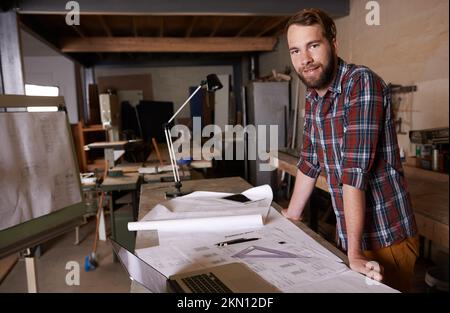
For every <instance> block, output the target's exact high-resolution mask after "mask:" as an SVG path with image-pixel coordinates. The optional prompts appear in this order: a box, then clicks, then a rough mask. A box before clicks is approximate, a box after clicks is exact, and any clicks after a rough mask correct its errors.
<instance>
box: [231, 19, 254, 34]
mask: <svg viewBox="0 0 450 313" xmlns="http://www.w3.org/2000/svg"><path fill="white" fill-rule="evenodd" d="M257 20H258V17H254V18H252V19H251V20H250V21H249V22H248V23H247V24H246V25H245V26H244V27H242V28H241V29H240V30H239V32H238V33H237V34H236V36H235V37H239V36H241V35H242V34H243V33H245V32H246V31H247V30H248V29H249V28H250V26H252V25H253V24H255V22H256V21H257Z"/></svg>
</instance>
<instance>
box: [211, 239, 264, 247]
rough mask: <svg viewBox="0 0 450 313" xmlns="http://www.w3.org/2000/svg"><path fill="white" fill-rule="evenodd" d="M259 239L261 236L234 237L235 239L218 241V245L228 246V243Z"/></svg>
mask: <svg viewBox="0 0 450 313" xmlns="http://www.w3.org/2000/svg"><path fill="white" fill-rule="evenodd" d="M258 239H261V238H238V239H233V240H228V241H222V242H219V243H216V246H219V247H224V246H228V245H233V244H235V243H241V242H247V241H253V240H258Z"/></svg>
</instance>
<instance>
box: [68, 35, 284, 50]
mask: <svg viewBox="0 0 450 313" xmlns="http://www.w3.org/2000/svg"><path fill="white" fill-rule="evenodd" d="M276 42H277V39H276V38H275V37H261V38H255V37H238V38H227V37H215V38H210V37H195V38H174V37H171V38H168V37H165V38H160V37H112V38H110V37H89V38H62V40H61V51H62V52H64V53H67V52H248V51H272V50H273V49H274V47H275V44H276Z"/></svg>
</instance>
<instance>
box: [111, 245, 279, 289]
mask: <svg viewBox="0 0 450 313" xmlns="http://www.w3.org/2000/svg"><path fill="white" fill-rule="evenodd" d="M110 241H111V244H112V246H113V250H114V252H115V254H116V255H117V257H118V259H119V260H120V263H121V264H122V266H123V267H124V268H125V270H126V271H127V273H128V276H129V277H130V279H131V280H134V281H136V282H138V283H139V284H141V285H142V286H144V287H145V288H146V289H148V290H149V291H151V292H155V293H160V292H179V293H276V292H280V290H279V289H277V288H276V287H275V286H273V285H272V284H270V283H269V282H267V281H266V280H264V279H263V278H262V277H261V276H259V275H258V274H256V273H255V272H254V271H253V270H252V269H251V268H249V267H248V266H247V265H245V264H244V263H239V262H233V263H227V264H222V265H218V266H213V267H209V268H204V269H200V270H195V271H190V272H185V273H180V274H175V275H172V276H170V277H167V276H166V275H164V274H162V273H161V272H159V271H158V270H157V269H155V268H154V267H152V266H151V265H150V264H148V263H146V262H145V261H144V260H142V259H141V258H139V257H138V256H137V255H135V254H134V253H132V252H130V251H129V250H127V249H126V248H124V247H123V246H122V245H120V244H119V243H118V242H116V241H114V240H113V239H110Z"/></svg>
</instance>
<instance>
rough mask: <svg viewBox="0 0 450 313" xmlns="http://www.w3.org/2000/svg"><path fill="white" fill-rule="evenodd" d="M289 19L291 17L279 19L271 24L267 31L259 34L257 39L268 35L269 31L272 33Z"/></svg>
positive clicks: (264, 30)
mask: <svg viewBox="0 0 450 313" xmlns="http://www.w3.org/2000/svg"><path fill="white" fill-rule="evenodd" d="M288 19H289V17H284V18H279V19H277V20H275V21H273V22H272V23H270V24H269V26H267V27H266V28H265V29H263V30H262V31H261V32H259V33H258V34H257V35H256V37H261V36H262V35H264V34H266V33H268V32H269V31H271V30H272V29H274V28H275V27H277V26H280V25H281V24H282V23H285V22H287V20H288Z"/></svg>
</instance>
